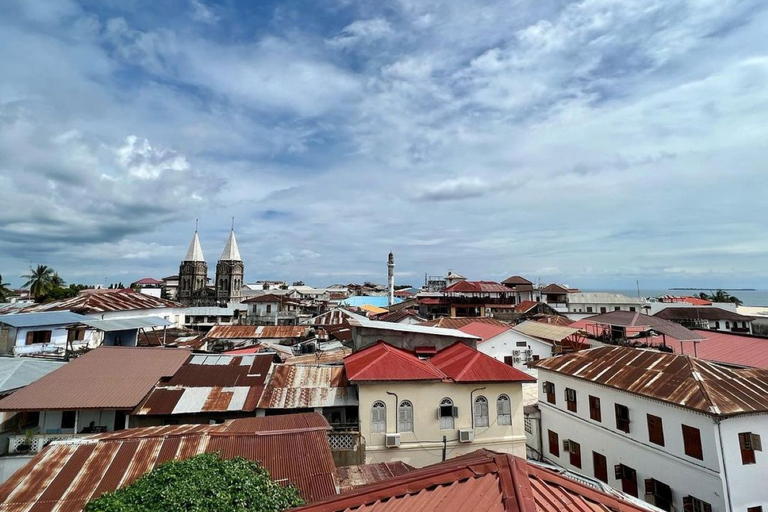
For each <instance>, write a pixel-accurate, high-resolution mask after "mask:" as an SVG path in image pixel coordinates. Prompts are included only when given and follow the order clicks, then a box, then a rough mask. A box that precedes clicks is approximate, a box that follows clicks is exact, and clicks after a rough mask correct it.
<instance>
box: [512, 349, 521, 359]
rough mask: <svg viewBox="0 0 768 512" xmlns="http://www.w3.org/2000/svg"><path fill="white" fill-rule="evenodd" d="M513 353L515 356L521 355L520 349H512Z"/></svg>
mask: <svg viewBox="0 0 768 512" xmlns="http://www.w3.org/2000/svg"><path fill="white" fill-rule="evenodd" d="M512 355H513V356H515V357H517V356H519V355H520V351H519V350H513V351H512Z"/></svg>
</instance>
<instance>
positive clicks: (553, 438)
mask: <svg viewBox="0 0 768 512" xmlns="http://www.w3.org/2000/svg"><path fill="white" fill-rule="evenodd" d="M547 436H548V437H549V453H551V454H552V455H554V456H555V457H559V456H560V436H558V435H557V432H552V431H551V430H547Z"/></svg>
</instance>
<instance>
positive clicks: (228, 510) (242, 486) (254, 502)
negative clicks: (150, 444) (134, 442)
mask: <svg viewBox="0 0 768 512" xmlns="http://www.w3.org/2000/svg"><path fill="white" fill-rule="evenodd" d="M302 503H303V502H302V500H301V498H300V497H299V493H298V491H297V490H296V489H295V488H294V487H282V486H280V485H279V484H277V483H275V482H273V481H272V480H270V478H269V472H268V471H267V470H266V469H264V468H262V467H261V466H259V465H258V464H257V463H255V462H252V461H249V460H247V459H244V458H242V457H236V458H234V459H227V460H225V459H222V458H220V457H219V455H218V454H216V453H203V454H201V455H197V456H195V457H192V458H189V459H185V460H174V461H170V462H166V463H164V464H161V465H160V466H158V467H157V468H155V469H154V470H152V471H151V472H149V473H147V474H146V475H144V476H142V477H141V478H139V479H138V480H136V481H135V482H133V483H132V484H130V485H128V486H126V487H123V488H122V489H118V490H117V491H115V492H111V493H105V494H102V495H101V496H99V497H98V498H96V499H95V500H93V501H91V502H90V503H88V504H87V505H86V507H85V512H155V511H157V512H161V511H162V512H181V511H184V512H234V511H237V512H244V511H259V512H279V511H282V510H285V509H287V508H291V507H296V506H298V505H301V504H302Z"/></svg>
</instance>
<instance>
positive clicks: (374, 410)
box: [371, 400, 387, 434]
mask: <svg viewBox="0 0 768 512" xmlns="http://www.w3.org/2000/svg"><path fill="white" fill-rule="evenodd" d="M386 431H387V406H386V404H385V403H384V402H382V401H380V400H378V401H376V402H374V403H373V406H372V407H371V432H373V433H374V434H383V433H385V432H386Z"/></svg>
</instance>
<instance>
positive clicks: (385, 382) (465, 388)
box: [344, 342, 534, 467]
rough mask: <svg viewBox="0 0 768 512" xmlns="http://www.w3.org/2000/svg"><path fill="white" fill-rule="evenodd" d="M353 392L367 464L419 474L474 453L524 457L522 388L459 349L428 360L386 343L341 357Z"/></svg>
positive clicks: (515, 374) (487, 361)
mask: <svg viewBox="0 0 768 512" xmlns="http://www.w3.org/2000/svg"><path fill="white" fill-rule="evenodd" d="M344 367H345V369H346V373H347V378H348V379H349V381H350V382H351V383H353V384H355V385H357V388H358V398H359V404H360V405H359V417H360V434H361V436H362V437H363V439H364V442H365V458H366V463H372V462H390V461H398V460H399V461H404V462H406V463H408V464H411V465H413V466H417V467H422V466H426V465H428V464H432V463H435V462H439V461H440V460H442V459H443V451H445V454H446V455H447V456H449V457H455V456H456V455H460V454H464V453H469V452H472V451H475V450H477V449H479V448H487V449H491V450H494V451H499V452H506V453H511V454H513V455H517V456H521V457H522V456H524V454H525V433H524V430H523V402H522V400H523V392H522V385H523V383H524V382H532V381H533V380H534V379H533V378H532V377H530V376H529V375H526V374H525V373H523V372H521V371H519V370H516V369H514V368H510V367H509V366H506V365H504V364H502V363H500V362H498V361H496V360H494V359H492V358H490V357H488V356H485V355H483V354H481V353H478V351H477V350H475V349H473V348H470V347H469V346H467V345H465V344H464V343H460V342H458V343H455V344H454V345H451V346H450V347H448V348H445V349H443V350H440V351H438V352H437V353H436V354H435V353H434V347H432V352H431V353H430V354H428V353H426V352H424V351H418V350H417V351H416V352H411V351H408V350H402V349H399V348H396V347H393V346H392V345H389V344H387V343H384V342H379V343H377V344H375V345H373V346H369V347H367V348H365V349H363V350H361V351H359V352H356V353H354V354H352V355H350V356H347V357H346V358H344Z"/></svg>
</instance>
